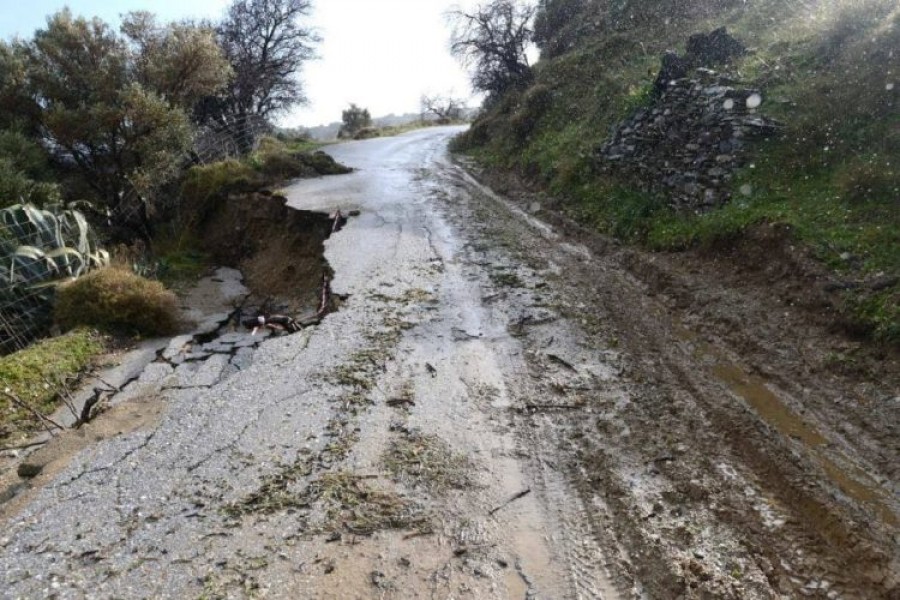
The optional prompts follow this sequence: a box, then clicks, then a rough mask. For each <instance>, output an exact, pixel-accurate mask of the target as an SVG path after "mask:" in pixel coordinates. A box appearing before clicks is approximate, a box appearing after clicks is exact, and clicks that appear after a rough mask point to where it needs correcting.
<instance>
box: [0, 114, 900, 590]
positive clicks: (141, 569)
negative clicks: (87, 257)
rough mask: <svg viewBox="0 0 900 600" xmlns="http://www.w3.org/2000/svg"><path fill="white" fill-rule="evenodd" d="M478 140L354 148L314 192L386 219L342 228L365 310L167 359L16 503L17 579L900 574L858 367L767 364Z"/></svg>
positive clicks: (470, 580)
mask: <svg viewBox="0 0 900 600" xmlns="http://www.w3.org/2000/svg"><path fill="white" fill-rule="evenodd" d="M457 131H459V130H458V129H455V128H433V129H426V130H422V131H417V132H412V133H409V134H405V135H402V136H398V137H394V138H385V139H374V140H367V141H360V142H351V143H346V144H340V145H335V146H331V147H329V148H328V151H329V153H331V154H332V155H333V156H334V157H335V158H336V159H337V160H338V161H340V162H342V163H344V164H347V165H349V166H352V167H354V168H355V169H356V171H355V172H353V173H352V174H350V175H346V176H336V177H326V178H320V179H315V180H305V181H301V182H298V183H297V184H295V185H292V186H290V187H289V188H288V189H287V191H286V195H287V196H288V199H289V204H290V205H291V206H293V207H296V208H299V209H303V210H314V211H322V212H328V213H331V212H333V211H335V210H338V209H340V210H341V211H343V212H344V213H346V212H348V211H351V210H358V211H360V212H359V216H357V217H353V218H351V219H350V220H349V222H348V224H347V226H346V227H345V228H344V229H343V230H341V231H340V232H338V233H336V234H334V235H332V236H331V237H330V238H329V239H328V240H327V241H326V245H325V247H326V254H325V256H326V258H327V260H328V262H329V263H330V265H331V268H332V269H333V270H334V280H333V282H332V290H333V292H334V293H335V294H338V295H340V296H341V297H342V298H343V300H342V303H341V306H340V308H339V310H337V311H336V312H334V313H332V314H330V315H328V316H327V317H326V318H325V319H324V320H323V321H322V323H321V324H320V325H318V326H316V327H312V328H308V329H304V330H303V331H302V332H300V333H297V334H294V335H290V336H285V337H278V338H271V339H267V340H266V341H264V342H262V343H261V344H259V345H258V347H256V349H255V350H253V351H252V352H251V351H249V350H248V351H233V350H230V351H229V352H231V354H228V353H225V354H213V355H212V356H210V357H208V358H205V360H203V361H200V362H196V363H194V366H192V367H185V366H184V365H173V364H160V363H159V362H156V363H152V364H151V365H150V366H149V367H148V368H147V369H146V370H145V372H144V374H143V375H142V376H141V380H139V381H140V382H142V384H143V387H140V386H135V387H133V388H132V389H131V391H130V394H129V396H128V397H127V398H122V399H120V402H121V406H129V407H131V408H130V410H131V412H132V413H134V412H137V413H140V418H133V419H131V420H130V421H129V423H130V424H129V425H128V426H123V429H122V433H121V435H115V436H112V437H110V438H108V439H105V440H103V441H100V442H98V443H96V444H93V445H90V446H89V447H87V448H86V449H84V450H82V451H80V452H79V453H78V454H77V455H75V456H74V457H73V458H72V459H71V461H69V462H68V464H67V465H66V466H65V467H64V468H60V469H58V472H55V473H52V476H50V475H47V474H45V475H43V476H42V477H45V481H44V482H43V485H42V487H41V488H40V489H39V490H37V491H36V492H35V493H33V494H32V495H31V496H30V497H29V502H27V503H25V504H23V505H22V506H21V507H20V508H19V509H17V510H16V511H15V514H13V515H11V516H10V517H9V518H8V521H7V523H6V524H5V525H4V526H3V529H2V533H0V595H2V597H4V598H18V597H21V598H39V597H51V596H54V597H59V598H83V597H92V598H243V597H265V598H292V599H293V598H310V599H313V598H317V599H318V598H322V599H324V598H342V599H343V598H398V599H399V598H520V599H521V598H529V599H537V598H541V599H564V598H604V599H608V598H619V597H622V598H625V597H648V598H669V597H673V598H674V597H731V598H772V597H784V598H789V597H797V596H798V595H805V596H810V597H822V598H825V597H827V598H838V597H842V598H854V597H860V598H862V597H870V598H874V597H890V594H892V593H894V592H896V590H897V588H896V585H897V575H896V573H897V570H896V569H897V560H898V559H897V556H896V546H895V545H893V546H892V544H893V543H894V542H892V540H895V539H896V538H895V537H893V536H895V535H896V531H897V530H896V526H897V522H896V514H897V500H896V495H895V493H893V494H892V490H894V492H895V491H896V490H895V484H894V483H892V482H891V478H890V476H889V471H890V469H891V467H890V464H891V463H892V459H891V452H890V451H889V448H890V445H889V444H890V442H889V440H890V439H891V438H890V435H888V433H890V430H889V428H890V427H892V426H891V425H889V424H885V423H886V422H889V421H890V420H889V419H873V418H870V417H868V416H866V415H867V414H868V413H864V412H859V413H858V414H857V413H855V412H853V409H845V410H844V413H842V414H844V417H843V418H844V419H845V420H847V422H852V423H855V424H858V427H857V428H856V430H855V431H856V432H857V433H859V435H857V436H856V437H853V436H848V435H844V434H843V433H840V432H838V431H837V430H836V429H834V428H833V427H832V426H831V425H833V420H829V418H828V417H829V414H830V413H828V412H827V411H828V410H830V409H828V408H827V407H825V405H824V402H825V400H827V399H829V398H831V397H832V395H833V394H836V393H837V392H836V391H835V390H840V389H842V388H841V387H840V385H841V384H840V382H839V381H837V382H835V381H819V382H818V383H816V382H815V381H812V380H810V381H799V380H797V379H796V378H794V377H788V376H785V377H782V378H777V377H775V375H777V371H778V369H780V368H785V369H786V368H787V367H783V366H782V364H788V362H789V361H787V359H785V360H784V361H782V362H779V361H777V360H776V361H773V362H772V363H771V364H770V365H769V366H768V367H767V368H760V367H759V365H757V368H756V369H755V370H754V371H753V373H751V372H750V370H749V369H748V368H747V367H746V366H745V362H744V361H742V360H741V357H740V356H739V355H736V354H735V353H734V352H732V347H731V346H729V345H728V343H727V340H725V339H724V338H721V337H718V336H717V335H716V334H715V332H714V331H709V330H706V331H704V333H703V334H702V335H698V334H697V333H696V331H695V329H696V328H695V327H694V323H692V322H691V321H690V319H689V318H688V317H687V316H684V317H682V316H679V315H680V314H681V313H679V310H680V309H679V308H678V306H676V305H675V304H669V303H667V302H666V301H665V299H664V298H661V297H659V294H660V292H659V290H658V289H657V288H653V286H650V285H648V284H647V283H646V281H643V280H641V279H640V278H639V277H636V276H635V275H634V274H633V270H634V269H633V267H634V265H635V264H642V265H645V266H646V265H649V264H657V263H655V262H654V261H655V260H656V259H655V258H653V257H650V258H648V257H644V256H641V255H637V254H634V253H628V252H624V251H623V250H621V249H619V248H618V247H616V246H614V245H609V246H603V245H602V244H594V245H590V249H588V248H587V247H585V246H582V245H580V244H579V243H575V242H573V241H572V240H571V239H570V238H568V237H567V236H564V235H562V234H561V233H559V231H558V229H557V228H556V227H553V226H550V225H547V224H546V223H544V222H542V221H539V220H537V219H536V218H534V215H533V214H532V213H537V214H538V215H540V214H541V212H540V210H541V207H540V205H539V204H536V203H535V200H534V199H533V198H530V199H528V201H525V202H522V203H516V202H513V201H510V200H507V199H505V198H502V197H498V196H496V195H494V194H493V193H492V192H491V191H490V190H488V189H487V188H485V187H483V186H482V185H481V184H479V183H478V182H477V181H476V180H474V179H473V178H472V177H471V176H470V175H468V174H467V173H466V171H465V170H463V169H462V168H461V167H460V166H458V165H457V164H455V163H454V162H453V161H452V160H451V159H450V157H449V156H448V154H447V150H446V146H447V142H448V140H449V139H450V137H451V136H452V135H454V134H455V133H456V132H457ZM539 201H540V199H538V200H537V202H539ZM623 252H624V254H623ZM660 260H661V259H660ZM642 261H643V262H642ZM629 269H631V270H629ZM654 272H655V271H654ZM709 285H710V286H714V285H715V282H712V283H710V284H709ZM704 289H712V287H710V288H704ZM723 297H725V295H724V292H723ZM725 299H726V300H727V297H725ZM697 306H702V305H700V304H697ZM231 343H233V344H236V345H239V344H241V343H243V342H241V341H240V340H239V339H237V338H235V339H234V340H232V341H231ZM787 355H789V353H786V354H785V356H787ZM761 372H767V373H769V374H771V375H772V377H771V379H767V380H763V379H761V376H760V375H759V373H761ZM794 381H799V383H798V384H797V386H796V387H794V384H793V383H792V382H794ZM801 388H802V390H805V391H799V390H800V389H801ZM801 396H802V399H803V400H804V402H806V406H807V408H808V410H805V411H804V412H803V413H802V416H801V412H800V411H799V410H797V408H796V407H797V402H798V399H800V398H801ZM807 396H808V397H810V398H812V399H811V400H808V401H807V400H806V398H807ZM820 401H821V402H822V403H823V404H821V406H820V405H818V404H816V402H820ZM144 409H146V410H144ZM122 410H124V409H122ZM148 414H149V415H150V417H152V418H149V417H148V416H147V415H148ZM848 415H849V416H848ZM132 416H133V415H132ZM829 423H831V424H829ZM879 428H881V429H879ZM885 428H887V429H885ZM894 439H896V438H894ZM893 456H894V458H896V454H894V455H893ZM895 466H896V465H895ZM892 486H894V487H892ZM891 548H893V551H892V550H891Z"/></svg>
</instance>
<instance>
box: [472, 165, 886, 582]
mask: <svg viewBox="0 0 900 600" xmlns="http://www.w3.org/2000/svg"><path fill="white" fill-rule="evenodd" d="M490 181H491V184H492V185H493V186H494V188H495V189H501V190H504V191H505V192H506V196H507V198H508V200H507V199H500V198H496V197H494V202H491V203H485V204H484V205H482V206H481V207H479V210H480V211H482V212H493V213H494V216H493V217H491V216H486V215H479V216H478V218H477V220H478V221H479V222H493V223H498V224H499V223H501V222H508V220H507V219H504V218H503V216H502V215H503V212H504V210H505V209H504V208H503V206H504V204H509V205H510V206H511V207H513V208H515V207H520V208H518V209H517V210H518V211H519V212H520V213H523V214H524V211H523V210H522V208H523V207H534V206H535V202H541V206H547V205H548V204H549V205H551V206H552V203H548V202H547V199H546V198H545V197H542V196H540V195H537V194H535V193H532V192H530V191H529V190H527V189H526V188H524V187H523V186H521V185H518V184H517V183H516V182H513V181H510V180H509V179H507V178H503V179H502V180H499V179H498V178H494V179H490ZM498 205H499V206H500V207H499V208H498V207H497V206H498ZM507 210H508V209H507ZM539 217H540V218H541V219H542V220H544V221H547V222H549V223H552V224H553V225H554V227H555V228H556V229H557V230H559V231H562V232H564V235H563V237H562V238H560V239H559V240H556V239H554V240H552V244H554V245H559V244H560V242H561V241H563V240H564V241H565V243H568V244H571V243H575V244H582V245H583V246H584V247H585V248H586V249H588V250H589V251H590V254H589V255H588V254H586V255H585V258H584V259H583V260H581V261H572V260H569V261H567V263H566V266H565V267H564V271H565V275H564V277H563V280H562V281H560V282H559V284H558V285H559V286H560V288H561V289H560V292H561V293H562V294H563V296H565V297H566V298H567V300H566V302H565V304H566V305H567V310H568V311H570V315H571V316H572V317H575V318H576V319H578V318H580V319H581V320H582V323H584V324H587V325H588V330H589V331H590V330H593V331H592V332H591V333H592V334H593V335H591V336H590V337H593V338H594V339H595V341H599V342H601V344H600V345H601V346H602V345H606V346H607V347H612V348H614V349H615V351H617V352H621V353H623V354H624V355H625V356H627V357H629V360H628V361H627V364H625V365H623V370H624V372H625V373H626V377H627V380H628V381H629V383H628V385H627V388H628V390H629V392H628V393H629V394H630V395H631V396H632V397H633V400H632V401H631V402H629V403H627V404H626V405H625V406H623V407H621V409H620V410H617V411H613V412H615V413H618V414H616V415H615V416H614V417H604V418H601V419H597V420H596V422H589V421H588V422H585V420H584V419H583V418H582V417H581V416H580V415H577V416H576V417H575V418H571V417H570V416H568V415H567V414H563V415H554V416H553V419H554V420H555V421H557V422H558V424H559V426H560V427H566V428H571V429H572V432H571V433H570V434H569V435H570V436H571V437H572V438H573V439H574V442H573V444H572V446H573V447H572V448H571V451H570V453H569V455H568V461H569V468H571V469H573V470H575V471H577V472H579V473H580V474H581V482H580V486H579V487H580V490H581V493H582V494H583V496H584V501H585V502H592V503H594V504H597V503H598V502H599V503H602V505H603V506H605V507H607V508H608V509H611V510H612V512H613V516H612V517H605V518H603V519H602V522H599V523H597V531H598V533H599V534H600V535H601V536H602V535H605V536H607V539H612V540H616V541H617V542H618V545H619V546H620V547H622V548H627V549H628V553H629V555H630V558H629V559H628V561H627V562H626V563H623V564H620V567H621V571H620V573H621V574H622V576H623V577H624V579H625V580H626V581H627V580H629V579H632V578H633V579H634V580H636V581H639V582H640V583H641V584H642V585H643V587H644V590H645V591H646V592H648V593H649V595H650V596H651V597H671V596H685V595H686V596H704V595H708V594H712V595H714V596H716V597H720V596H728V597H745V595H753V596H756V595H762V596H764V597H765V596H768V594H771V593H773V592H775V593H781V594H786V595H790V596H794V595H803V596H811V597H855V598H890V597H895V594H897V593H898V581H900V570H898V553H897V545H896V539H897V534H898V515H900V511H898V508H900V506H898V497H900V496H898V485H897V482H898V480H900V460H898V458H900V446H898V441H900V435H898V433H900V432H898V427H900V418H898V417H900V362H898V360H897V359H898V354H897V351H896V349H894V348H890V347H883V346H878V345H875V344H869V343H866V342H865V341H863V340H861V339H860V338H859V337H858V336H857V335H855V334H854V333H855V332H854V331H853V330H852V328H848V327H847V326H846V322H845V321H844V320H843V318H842V317H841V311H840V308H839V298H836V297H835V296H834V295H833V294H832V293H830V292H829V291H828V290H827V287H828V283H829V282H831V281H833V279H832V276H830V275H829V274H828V273H827V271H826V270H825V269H824V268H823V267H821V266H820V265H818V264H816V263H815V261H814V260H812V259H811V258H810V256H809V255H808V253H807V252H806V251H805V250H804V249H803V248H801V247H800V246H799V245H797V244H795V243H793V242H792V240H791V236H790V232H789V231H785V230H784V229H781V228H779V227H776V226H771V225H764V226H760V227H758V228H757V229H755V230H754V231H751V232H749V233H748V234H747V235H746V236H745V237H744V238H743V239H741V240H739V241H738V242H737V243H735V244H733V245H732V246H730V247H727V248H724V247H718V248H704V249H698V250H693V251H689V252H682V253H646V252H641V251H638V250H635V249H632V248H624V247H621V246H619V245H618V244H617V243H616V242H615V241H613V240H610V239H608V238H605V237H603V236H600V235H597V234H595V233H592V232H589V231H586V230H585V229H583V228H582V227H580V226H579V225H578V224H576V223H573V222H571V221H570V220H568V219H567V218H566V217H564V216H562V215H561V214H560V213H559V212H555V211H553V210H546V209H544V210H541V211H540V212H539ZM498 228H499V226H498ZM507 237H509V236H508V234H507ZM549 245H550V242H549V241H548V246H549ZM546 251H547V250H545V252H546ZM550 252H554V253H556V254H558V251H552V250H551V251H550ZM529 253H530V254H533V255H534V254H537V255H540V253H539V252H535V251H534V249H529ZM588 256H589V258H588ZM597 338H599V340H598V339H597ZM604 342H605V344H604ZM715 530H720V532H719V535H718V537H720V540H719V541H720V542H721V538H723V537H731V538H732V542H733V543H734V544H735V545H736V546H735V548H734V549H733V551H727V552H724V553H723V552H721V550H719V551H717V552H713V553H712V554H713V555H716V554H718V555H719V556H718V557H717V558H713V557H712V556H710V554H709V553H708V552H706V551H699V552H698V551H696V550H691V549H692V548H693V549H696V548H697V547H698V546H701V547H702V542H703V538H708V539H715V538H716V537H717V536H716V535H714V534H713V533H712V532H714V531H715ZM722 530H727V531H728V532H729V535H728V536H724V535H722V533H724V532H723V531H722ZM723 555H724V556H723ZM728 555H731V556H730V558H729V556H728ZM748 558H749V562H748V561H747V559H748ZM717 559H718V562H719V563H720V564H719V568H718V569H715V568H710V563H711V562H713V563H714V562H717ZM729 561H730V563H729ZM723 564H724V565H725V567H726V568H724V569H723V568H722V566H723ZM729 564H731V566H730V567H728V565H729ZM717 571H718V572H717ZM723 571H724V573H723ZM729 572H730V573H729ZM754 575H756V576H758V578H756V577H754Z"/></svg>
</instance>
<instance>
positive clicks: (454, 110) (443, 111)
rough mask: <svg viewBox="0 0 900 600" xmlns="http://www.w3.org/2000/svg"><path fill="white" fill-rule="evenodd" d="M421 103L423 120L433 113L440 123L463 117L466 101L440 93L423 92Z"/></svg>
mask: <svg viewBox="0 0 900 600" xmlns="http://www.w3.org/2000/svg"><path fill="white" fill-rule="evenodd" d="M419 105H420V107H421V112H422V119H423V120H424V119H425V117H426V116H428V115H433V116H434V117H435V118H436V119H437V121H438V122H439V123H450V122H451V121H458V120H459V119H461V118H462V116H463V109H464V108H465V103H464V102H463V101H462V100H459V99H458V98H453V97H452V96H449V95H447V96H442V95H440V94H435V95H428V94H422V97H421V99H420V100H419Z"/></svg>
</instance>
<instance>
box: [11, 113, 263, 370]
mask: <svg viewBox="0 0 900 600" xmlns="http://www.w3.org/2000/svg"><path fill="white" fill-rule="evenodd" d="M272 133H273V129H272V126H271V125H270V124H269V123H268V122H267V121H266V120H265V119H263V118H261V117H257V116H248V117H246V118H241V119H237V120H234V121H232V122H230V123H227V124H224V125H217V126H204V127H200V128H198V129H197V131H196V133H195V135H194V140H193V144H192V148H191V150H190V151H189V152H188V153H186V155H185V156H184V157H183V159H182V162H183V163H184V165H185V166H189V165H197V164H209V163H212V162H216V161H220V160H225V159H228V158H237V157H240V156H244V155H246V154H248V153H249V152H252V151H253V150H255V149H256V148H257V146H258V144H259V140H260V139H261V138H262V137H263V136H265V135H271V134H272ZM122 194H123V195H122V198H121V201H120V202H119V203H118V206H117V207H116V209H115V210H114V211H112V212H111V213H109V214H108V215H107V219H108V222H109V223H117V224H127V223H142V222H144V220H143V219H139V218H137V217H138V216H139V214H138V213H139V212H140V211H146V210H147V203H146V199H145V198H143V197H142V196H141V194H140V193H139V192H138V191H137V190H136V189H133V188H132V189H128V190H124V191H123V193H122ZM105 262H108V255H107V254H106V253H105V252H102V251H100V250H98V249H97V247H96V244H95V243H94V240H93V236H92V234H91V231H90V227H89V226H88V224H87V220H86V219H85V218H84V215H82V214H81V213H80V212H78V211H75V210H61V209H60V210H41V209H37V208H35V207H30V206H25V207H8V208H4V209H0V355H3V354H8V353H10V352H15V351H16V350H21V349H23V348H25V347H27V346H28V345H29V344H31V343H32V342H33V341H34V340H35V339H37V338H39V337H41V336H43V335H46V334H47V332H48V331H49V330H50V328H51V326H52V322H53V297H54V294H55V288H56V285H57V284H58V283H60V282H61V281H64V280H66V279H71V278H72V277H77V276H79V275H81V274H83V273H85V272H87V271H88V270H90V269H91V268H93V267H96V266H99V265H101V264H104V263H105Z"/></svg>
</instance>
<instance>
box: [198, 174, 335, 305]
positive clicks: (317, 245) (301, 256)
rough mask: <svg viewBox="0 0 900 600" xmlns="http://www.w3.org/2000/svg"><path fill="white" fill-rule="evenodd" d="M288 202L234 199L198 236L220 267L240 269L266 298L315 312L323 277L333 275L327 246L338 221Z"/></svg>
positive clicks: (223, 203)
mask: <svg viewBox="0 0 900 600" xmlns="http://www.w3.org/2000/svg"><path fill="white" fill-rule="evenodd" d="M285 202H286V199H285V198H284V197H283V196H279V195H276V194H271V193H266V192H255V193H247V194H235V195H229V196H228V197H227V198H225V199H222V200H220V201H219V204H218V207H217V208H216V210H214V211H211V212H210V216H209V217H208V218H206V219H205V220H204V221H203V222H202V223H200V225H199V227H198V237H199V238H200V239H201V240H202V243H203V245H204V249H205V250H207V251H208V252H210V253H211V255H212V258H213V260H214V261H215V262H216V263H217V264H221V265H225V266H230V267H234V268H237V269H240V271H241V272H242V273H243V274H244V278H245V281H246V284H247V286H248V287H249V288H250V289H251V290H253V292H254V294H255V295H257V296H261V297H263V298H261V299H265V297H271V298H272V300H273V301H275V302H277V303H278V304H281V305H283V306H286V307H287V308H288V309H289V310H290V311H291V312H294V313H298V314H299V313H303V312H304V311H310V310H312V311H313V312H315V308H316V307H317V306H318V305H319V302H320V300H321V290H322V282H323V278H325V277H327V278H328V279H330V278H331V275H332V271H331V268H330V267H329V266H328V262H327V261H326V260H325V257H324V251H325V248H324V242H325V240H326V239H328V237H329V236H330V235H331V233H332V231H333V230H334V222H335V219H334V217H333V216H331V215H327V214H324V213H317V212H310V211H303V210H297V209H294V208H290V207H288V206H287V205H286V204H285Z"/></svg>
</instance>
